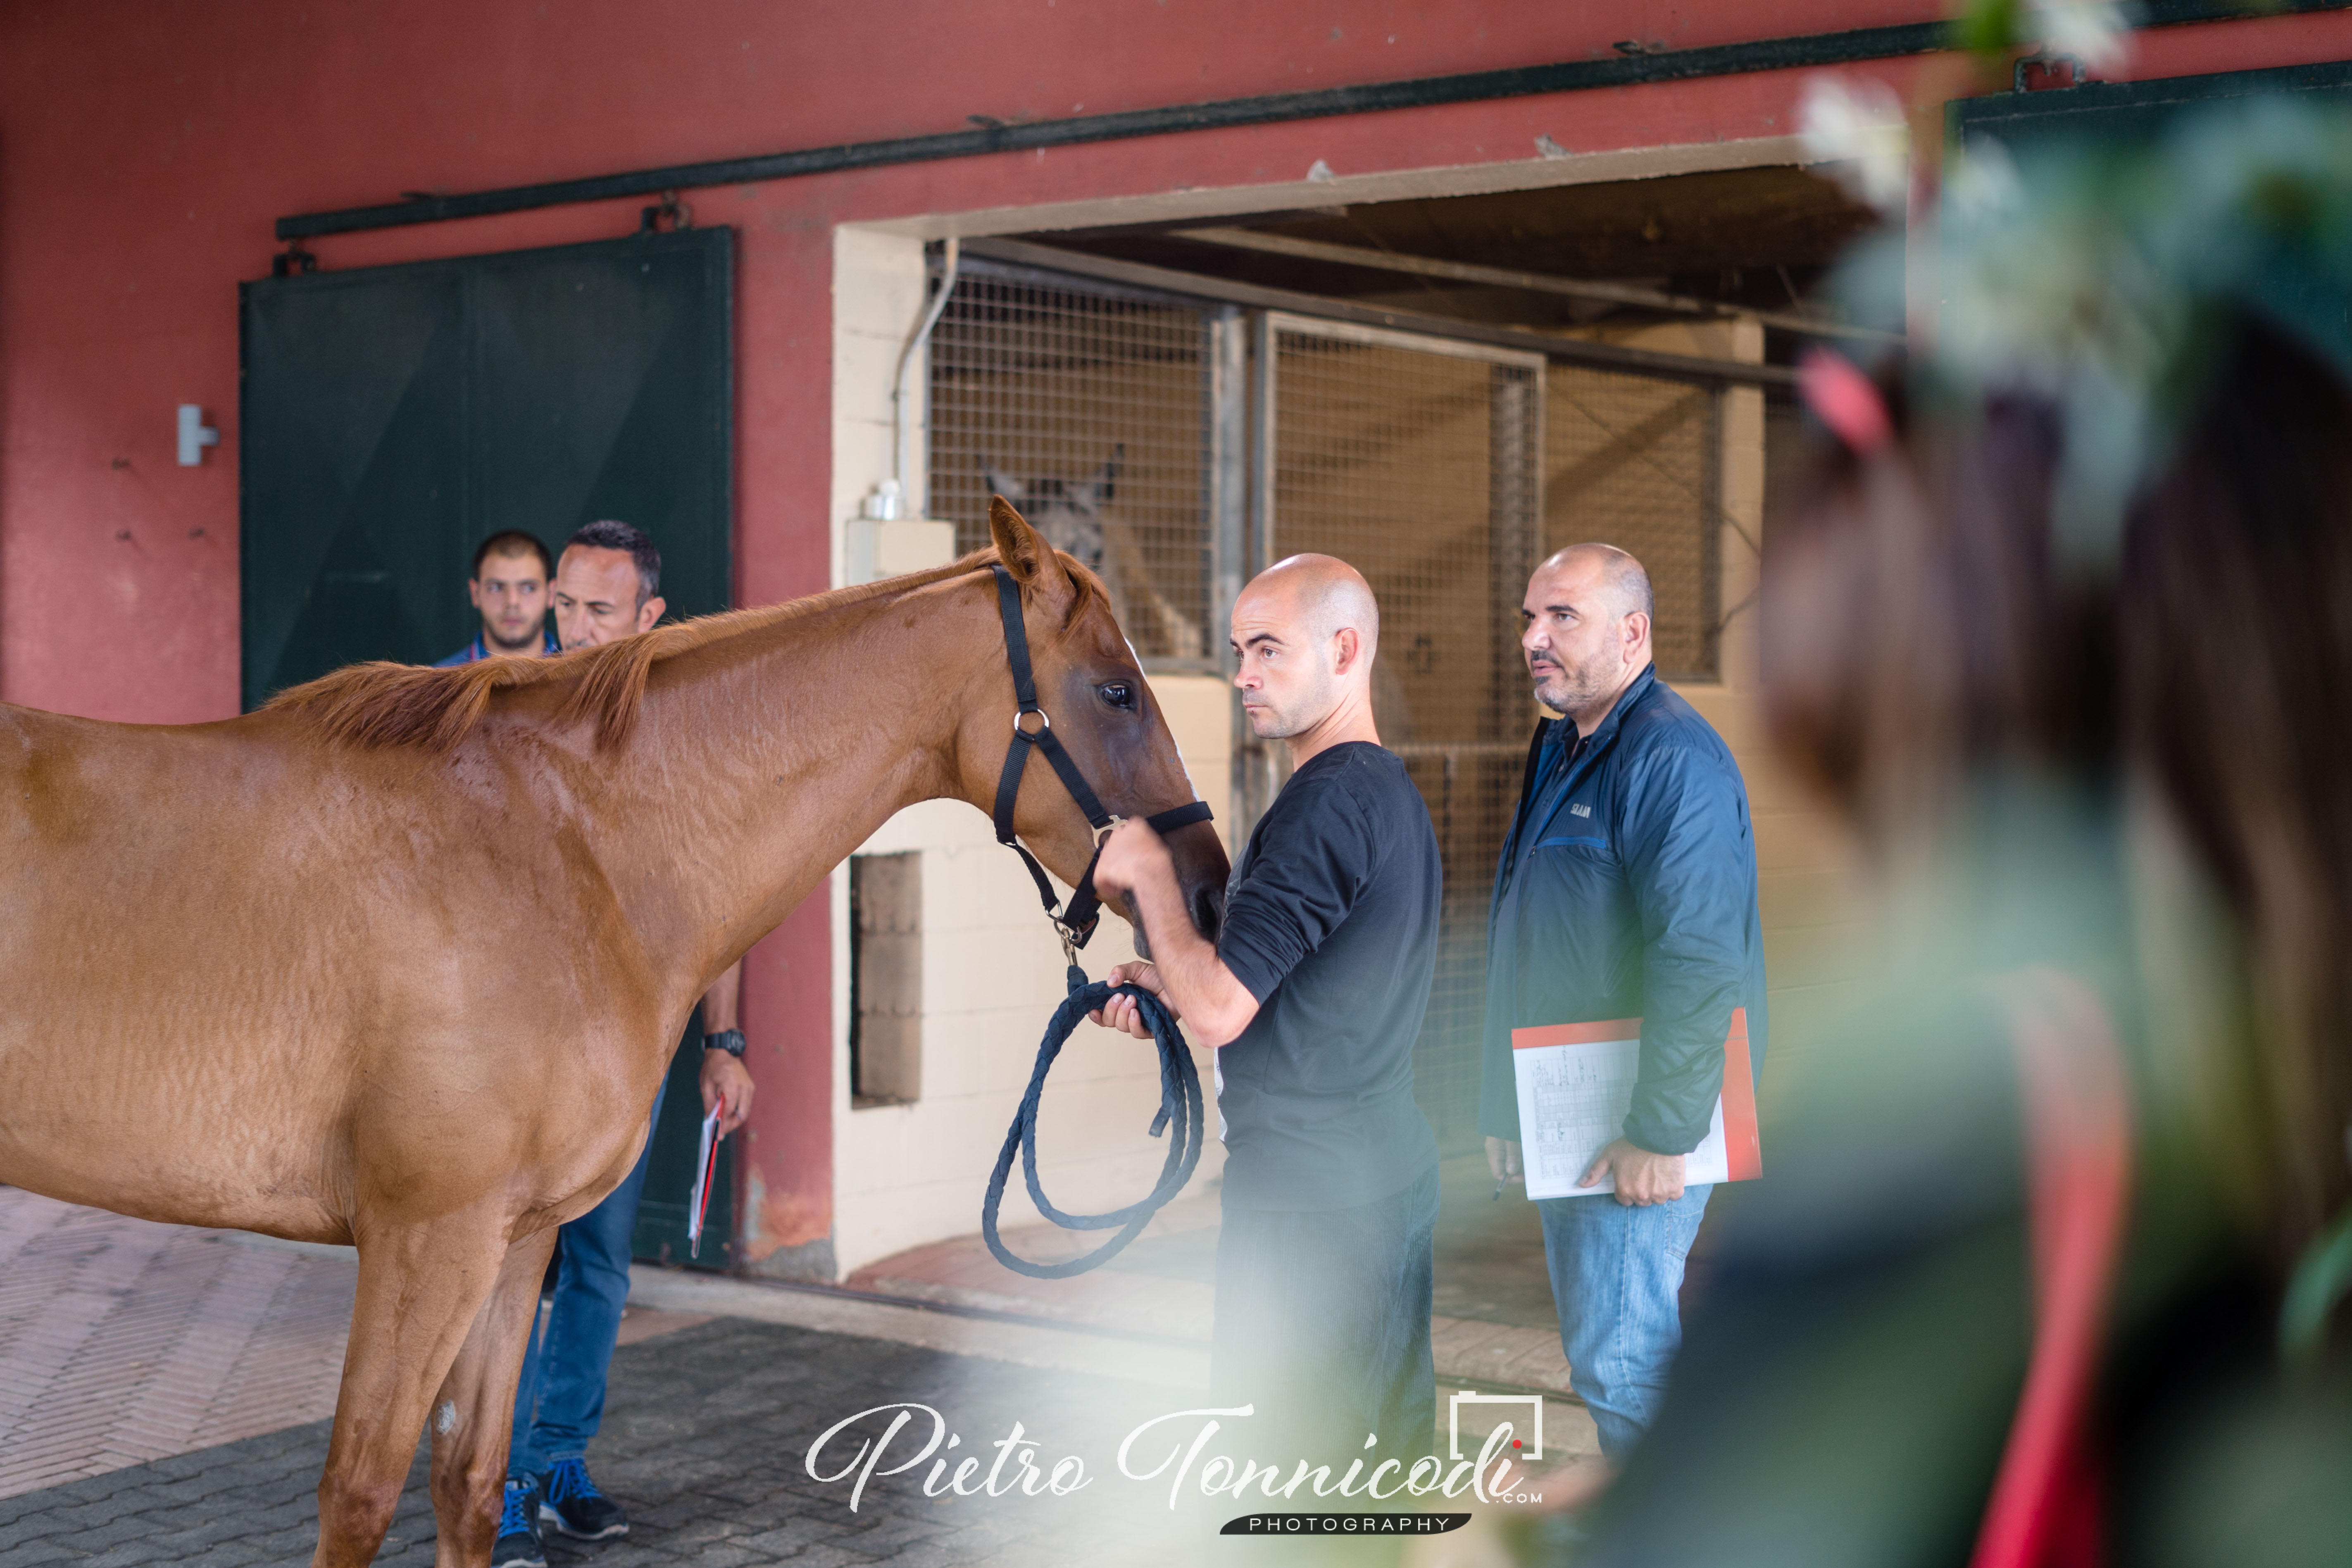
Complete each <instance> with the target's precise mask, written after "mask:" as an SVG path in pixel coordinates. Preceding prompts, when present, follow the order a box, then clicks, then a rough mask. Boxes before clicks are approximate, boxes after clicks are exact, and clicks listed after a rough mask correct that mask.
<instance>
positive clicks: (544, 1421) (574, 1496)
mask: <svg viewBox="0 0 2352 1568" xmlns="http://www.w3.org/2000/svg"><path fill="white" fill-rule="evenodd" d="M660 586H661V552H659V551H657V550H656V549H655V548H654V544H653V541H651V540H649V539H647V538H646V536H645V535H644V534H643V533H640V532H639V531H637V530H635V529H634V528H631V527H630V526H629V525H628V524H627V523H625V522H611V521H605V522H592V523H590V524H589V525H588V526H587V527H585V528H583V529H582V530H580V531H578V532H577V533H574V534H573V535H572V537H571V539H569V540H568V541H566V542H565V543H564V546H563V559H562V562H561V563H559V564H558V566H557V568H556V573H555V594H554V600H555V623H556V626H557V628H558V630H559V631H560V632H561V634H562V643H563V648H564V650H565V651H566V652H569V651H571V650H572V649H574V648H583V647H599V646H601V645H603V644H604V643H609V642H614V641H617V640H618V639H620V638H622V637H630V636H634V635H635V634H636V633H638V632H642V631H648V630H651V629H652V627H653V626H654V623H655V622H656V621H658V620H660V619H661V616H662V611H663V610H664V609H665V608H667V605H664V604H663V602H662V599H661V596H660V595H659V594H658V592H656V590H658V589H659V588H660ZM742 983H743V966H742V965H741V964H740V963H737V964H735V965H733V966H732V967H730V969H729V970H728V971H727V973H724V974H722V975H720V976H719V979H718V981H717V982H716V983H714V984H712V985H711V987H710V989H709V991H708V992H706V993H704V994H703V998H702V1026H703V1030H704V1034H703V1037H702V1046H703V1048H702V1084H701V1088H702V1109H703V1112H704V1114H705V1115H708V1114H709V1112H710V1111H711V1110H713V1109H716V1108H720V1107H723V1108H724V1114H723V1115H722V1116H721V1117H720V1118H719V1134H720V1136H722V1137H723V1136H725V1135H726V1134H727V1133H730V1132H732V1131H734V1130H735V1129H736V1128H737V1127H739V1126H740V1125H742V1122H743V1119H744V1117H745V1116H747V1115H749V1114H750V1113H751V1088H752V1085H751V1073H750V1072H749V1071H748V1070H746V1069H745V1068H744V1065H743V1051H744V1041H743V1031H742V1029H741V1028H740V1026H738V1023H737V1016H736V1014H737V998H738V997H739V995H740V993H741V989H742ZM661 1106H662V1095H661V1093H660V1091H658V1090H656V1093H655V1095H654V1110H653V1119H652V1122H651V1123H649V1124H648V1126H647V1129H646V1148H645V1151H644V1152H640V1153H639V1154H638V1156H637V1163H636V1164H635V1167H634V1168H632V1169H631V1170H630V1172H629V1173H628V1175H627V1176H626V1177H625V1178H624V1179H623V1180H622V1182H621V1184H620V1185H619V1186H617V1187H614V1189H613V1190H612V1191H611V1192H610V1193H608V1194H605V1196H604V1202H602V1203H600V1204H598V1205H596V1206H595V1207H594V1208H593V1209H591V1210H589V1211H588V1212H587V1213H586V1214H584V1215H581V1216H580V1217H579V1218H578V1219H575V1220H573V1221H572V1222H571V1223H570V1224H568V1225H566V1226H563V1227H562V1229H561V1230H560V1231H559V1232H557V1236H558V1238H559V1239H558V1241H557V1244H556V1245H557V1253H556V1257H557V1259H558V1262H557V1267H556V1281H555V1300H554V1304H553V1305H552V1307H551V1309H550V1310H549V1311H548V1314H547V1322H546V1326H545V1327H544V1329H542V1330H539V1331H535V1332H534V1333H533V1334H532V1336H531V1339H530V1343H529V1344H528V1345H527V1346H526V1348H525V1350H524V1352H523V1363H522V1378H521V1381H520V1383H519V1384H517V1385H516V1388H515V1425H514V1437H513V1439H512V1443H511V1446H510V1447H509V1448H508V1450H507V1489H506V1508H505V1511H504V1513H503V1514H502V1515H501V1517H500V1519H499V1535H498V1541H497V1543H496V1545H495V1546H494V1548H493V1549H492V1551H491V1554H490V1561H491V1563H493V1564H494V1565H496V1568H543V1564H544V1563H546V1561H547V1557H546V1552H545V1551H544V1550H543V1549H542V1547H541V1537H540V1531H541V1526H543V1525H549V1526H552V1527H554V1528H555V1529H556V1530H559V1531H562V1533H564V1534H565V1535H568V1536H571V1537H572V1538H574V1539H575V1540H581V1541H603V1540H605V1539H607V1538H609V1537H612V1536H617V1535H626V1534H627V1533H628V1532H629V1521H628V1516H627V1515H626V1514H625V1513H624V1512H623V1511H622V1510H621V1508H620V1505H619V1504H617V1503H615V1502H614V1501H613V1500H612V1499H610V1498H608V1497H606V1496H604V1493H603V1492H602V1491H601V1490H599V1489H598V1488H597V1486H596V1483H595V1482H594V1481H593V1479H590V1478H589V1475H588V1464H587V1451H588V1441H589V1439H590V1438H592V1437H593V1436H595V1435H596V1429H597V1427H598V1426H600V1425H602V1423H603V1420H604V1379H605V1374H606V1373H607V1372H608V1371H609V1370H610V1369H611V1366H612V1362H613V1345H614V1339H615V1337H616V1336H617V1335H618V1333H619V1332H620V1327H621V1311H622V1308H623V1307H624V1306H625V1304H626V1303H627V1300H628V1296H629V1255H630V1242H631V1239H632V1238H633V1237H635V1233H636V1228H637V1200H638V1198H639V1197H640V1196H641V1195H643V1194H644V1192H645V1186H646V1163H647V1162H648V1160H649V1158H650V1156H651V1153H652V1150H653V1132H652V1127H653V1126H654V1125H657V1124H658V1123H659V1122H660V1121H661Z"/></svg>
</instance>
